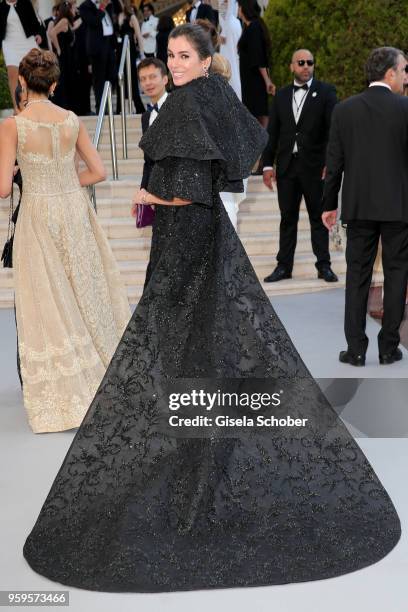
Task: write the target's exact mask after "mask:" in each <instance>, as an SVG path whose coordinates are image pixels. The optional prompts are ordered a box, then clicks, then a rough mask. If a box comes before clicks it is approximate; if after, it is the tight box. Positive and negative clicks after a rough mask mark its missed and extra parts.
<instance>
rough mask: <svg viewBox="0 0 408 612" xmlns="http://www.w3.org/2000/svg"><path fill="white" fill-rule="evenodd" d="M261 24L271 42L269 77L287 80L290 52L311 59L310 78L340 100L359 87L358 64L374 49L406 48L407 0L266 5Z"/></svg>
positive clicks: (282, 0)
mask: <svg viewBox="0 0 408 612" xmlns="http://www.w3.org/2000/svg"><path fill="white" fill-rule="evenodd" d="M264 19H265V21H266V24H267V26H268V28H269V31H270V33H271V38H272V57H271V62H272V64H271V75H272V80H273V81H274V82H275V83H276V85H278V86H282V85H284V84H286V83H288V81H289V80H290V76H289V75H290V72H289V63H290V58H291V56H292V53H293V51H294V50H295V49H297V48H299V47H306V48H308V49H310V51H311V52H312V53H313V54H314V55H315V60H316V76H317V78H320V79H321V80H323V81H328V82H330V83H333V84H334V85H336V87H337V91H338V95H339V97H340V98H345V97H347V96H350V95H352V94H354V93H357V92H359V91H361V90H362V89H363V88H364V87H365V84H366V83H365V77H364V63H365V60H366V58H367V56H368V54H369V52H370V51H371V50H372V49H373V48H375V47H381V46H393V47H398V48H400V49H402V50H404V51H406V50H407V45H408V0H269V4H268V6H267V9H266V11H265V16H264Z"/></svg>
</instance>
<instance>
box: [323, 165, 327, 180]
mask: <svg viewBox="0 0 408 612" xmlns="http://www.w3.org/2000/svg"><path fill="white" fill-rule="evenodd" d="M326 173H327V166H324V168H323V170H322V181H324V179H325V178H326Z"/></svg>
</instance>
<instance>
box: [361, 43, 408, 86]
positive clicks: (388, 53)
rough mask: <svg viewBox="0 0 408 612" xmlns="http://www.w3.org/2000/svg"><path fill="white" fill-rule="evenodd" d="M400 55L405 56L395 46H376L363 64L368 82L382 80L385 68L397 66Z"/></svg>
mask: <svg viewBox="0 0 408 612" xmlns="http://www.w3.org/2000/svg"><path fill="white" fill-rule="evenodd" d="M400 55H402V56H403V57H405V54H404V52H403V51H401V50H400V49H396V48H395V47H378V49H374V51H371V53H370V56H369V58H368V60H367V63H366V66H365V71H366V76H367V80H368V82H369V83H372V82H373V81H382V80H383V78H384V77H385V73H386V72H387V70H389V69H390V68H394V69H395V68H396V67H397V66H398V58H399V56H400Z"/></svg>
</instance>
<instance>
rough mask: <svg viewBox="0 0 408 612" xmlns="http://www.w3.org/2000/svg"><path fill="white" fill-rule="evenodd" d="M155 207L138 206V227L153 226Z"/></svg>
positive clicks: (148, 205)
mask: <svg viewBox="0 0 408 612" xmlns="http://www.w3.org/2000/svg"><path fill="white" fill-rule="evenodd" d="M153 220H154V207H153V206H152V205H151V204H138V205H137V210H136V227H139V228H140V227H147V226H149V225H153Z"/></svg>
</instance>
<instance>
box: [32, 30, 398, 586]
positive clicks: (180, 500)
mask: <svg viewBox="0 0 408 612" xmlns="http://www.w3.org/2000/svg"><path fill="white" fill-rule="evenodd" d="M210 61H211V45H210V41H209V39H208V38H207V35H206V34H205V33H204V31H203V30H202V29H201V28H200V27H199V26H196V25H190V24H187V25H183V26H179V27H178V28H176V29H175V30H174V31H173V32H172V34H171V35H170V38H169V58H168V65H169V69H170V71H171V72H172V76H173V81H174V84H175V90H174V91H173V93H172V94H171V95H170V96H169V97H168V98H167V100H166V102H165V103H164V104H163V106H162V107H161V109H160V112H159V114H158V117H157V118H156V120H155V121H154V123H153V125H152V126H151V127H150V128H149V130H147V132H146V133H145V135H144V137H143V138H142V141H141V146H142V148H143V150H144V151H145V153H146V154H147V155H148V156H149V157H150V158H152V159H153V160H154V161H155V164H154V166H153V169H152V174H151V177H150V180H149V185H148V191H147V192H145V191H143V190H142V191H141V192H140V193H138V194H137V196H136V200H137V201H141V200H145V201H147V202H155V203H157V206H156V217H155V221H154V228H153V241H152V249H151V257H150V266H149V270H150V272H149V277H148V279H147V283H146V287H145V290H144V293H143V296H142V298H141V300H140V302H139V304H138V306H137V308H136V310H135V312H134V315H133V317H132V319H131V321H130V323H129V325H128V327H127V329H126V331H125V333H124V335H123V337H122V340H121V342H120V344H119V346H118V348H117V351H116V353H115V355H114V357H113V359H112V362H111V364H110V366H109V368H108V370H107V372H106V375H105V377H104V379H103V381H102V383H101V386H100V388H99V390H98V392H97V394H96V397H95V399H94V401H93V403H92V404H91V406H90V408H89V411H88V413H87V414H86V416H85V418H84V421H83V423H82V425H81V427H80V428H79V430H78V432H77V434H76V436H75V438H74V440H73V442H72V445H71V447H70V449H69V451H68V453H67V456H66V458H65V460H64V462H63V465H62V467H61V468H60V471H59V473H58V475H57V477H56V479H55V481H54V483H53V485H52V487H51V491H50V493H49V495H48V497H47V499H46V501H45V503H44V506H43V508H42V510H41V512H40V515H39V517H38V519H37V522H36V524H35V526H34V528H33V530H32V532H31V534H30V535H29V537H28V538H27V541H26V543H25V547H24V555H25V558H26V559H27V561H28V562H29V564H30V565H31V567H32V568H33V569H34V570H35V571H37V572H39V573H40V574H43V575H45V576H47V577H48V578H51V579H52V580H55V581H58V582H61V583H63V584H67V585H72V586H75V587H81V588H86V589H92V590H101V591H136V592H142V591H174V590H189V589H206V588H221V587H237V586H258V585H268V584H280V583H287V582H300V581H306V580H317V579H321V578H329V577H333V576H337V575H340V574H344V573H346V572H351V571H354V570H357V569H360V568H362V567H365V566H367V565H370V564H372V563H375V562H376V561H378V560H379V559H381V558H382V557H384V556H385V555H386V554H387V553H388V552H389V551H390V550H391V549H392V548H393V547H394V546H395V544H396V543H397V541H398V539H399V537H400V523H399V519H398V516H397V514H396V512H395V509H394V507H393V505H392V502H391V501H390V499H389V497H388V495H387V493H386V491H385V490H384V488H383V487H382V485H381V483H380V482H379V480H378V478H377V476H376V474H375V473H374V471H373V469H372V468H371V466H370V464H369V463H368V461H367V460H366V458H365V456H364V455H363V453H362V452H361V450H360V448H359V447H358V445H357V444H356V443H355V441H354V440H353V438H352V437H351V436H350V434H349V433H348V431H347V430H346V428H345V427H344V425H343V424H342V423H341V421H339V419H338V418H337V416H336V414H335V413H334V411H333V410H332V408H331V407H330V405H329V404H328V402H327V400H326V399H325V398H324V396H323V395H322V393H321V391H320V389H319V387H318V386H317V384H316V383H315V382H314V380H313V379H312V377H311V376H310V374H309V372H308V370H307V369H306V367H305V365H304V364H303V362H302V360H301V359H300V357H299V355H298V353H297V351H296V349H295V348H294V346H293V344H292V342H291V341H290V338H289V337H288V335H287V333H286V331H285V329H284V327H283V326H282V324H281V322H280V321H279V319H278V317H277V316H276V314H275V312H274V310H273V308H272V306H271V304H270V302H269V300H268V298H267V296H266V295H265V293H264V292H263V290H262V288H261V286H260V284H259V282H258V280H257V278H256V276H255V273H254V270H253V268H252V266H251V264H250V262H249V260H248V257H247V255H246V253H245V251H244V249H243V247H242V245H241V242H240V241H239V239H238V237H237V235H236V233H235V231H234V229H233V227H232V225H231V223H230V221H229V218H228V215H227V213H226V211H225V209H224V207H223V205H222V202H221V200H220V197H219V191H221V190H223V191H228V190H230V191H238V190H240V189H242V178H243V177H245V176H248V175H249V173H250V171H251V167H252V165H253V163H254V161H255V159H256V158H257V156H258V155H259V153H260V151H261V150H262V148H263V146H264V145H265V140H266V138H265V133H264V131H263V129H262V128H261V127H260V126H259V124H258V122H257V121H256V120H255V119H254V118H253V117H252V115H250V114H249V113H248V112H247V111H246V110H245V108H244V107H243V106H242V105H241V103H240V102H239V100H238V98H237V97H236V95H235V93H234V91H233V90H232V88H231V87H230V86H229V85H228V84H227V82H226V81H225V80H224V79H223V78H222V77H221V76H218V75H211V74H210V76H209V77H208V78H207V77H206V76H201V75H205V74H206V73H207V69H208V67H209V65H210ZM181 378H184V379H185V378H192V379H194V380H196V379H207V380H208V379H212V380H213V381H214V383H215V384H216V385H218V384H219V385H220V386H221V387H223V386H225V379H229V380H230V381H231V379H232V381H233V384H235V383H237V384H241V382H242V381H243V382H246V381H253V379H257V380H259V379H262V380H263V382H264V384H266V386H269V389H270V390H272V389H275V390H276V389H283V390H284V391H285V393H287V394H288V396H289V397H290V398H291V402H290V403H288V402H287V403H286V407H285V410H289V411H290V413H291V414H294V413H296V414H303V415H306V417H307V418H308V419H309V421H308V422H307V424H306V425H305V426H304V427H302V428H300V429H299V428H298V429H297V430H295V429H293V428H292V429H291V428H288V427H286V428H285V427H277V428H267V429H266V430H265V429H263V430H261V429H259V430H258V429H256V428H248V430H246V431H243V430H239V429H236V430H235V431H232V432H231V433H230V434H229V435H225V437H224V434H223V433H219V432H217V431H215V428H214V429H213V430H212V431H211V432H210V434H209V435H206V436H205V435H202V436H201V437H199V436H198V435H195V434H193V437H191V436H190V437H187V436H184V437H183V436H180V435H175V434H173V435H172V433H171V432H168V431H167V430H166V428H165V427H163V421H162V420H161V417H162V413H161V409H162V406H161V404H160V401H161V400H162V399H164V400H165V399H166V392H167V389H168V385H169V384H170V385H171V384H177V383H179V382H180V379H181ZM234 381H235V383H234ZM237 381H238V382H237ZM196 382H197V386H199V385H201V382H200V381H196ZM193 384H195V383H194V381H193ZM282 385H284V387H282ZM167 407H168V406H167Z"/></svg>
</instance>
